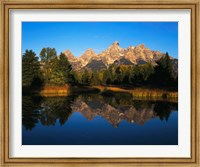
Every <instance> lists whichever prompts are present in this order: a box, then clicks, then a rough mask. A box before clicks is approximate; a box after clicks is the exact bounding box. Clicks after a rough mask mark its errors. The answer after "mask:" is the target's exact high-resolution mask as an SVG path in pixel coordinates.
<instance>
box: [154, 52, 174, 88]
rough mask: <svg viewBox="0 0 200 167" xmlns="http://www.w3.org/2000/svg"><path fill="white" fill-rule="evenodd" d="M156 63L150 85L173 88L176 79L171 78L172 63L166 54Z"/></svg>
mask: <svg viewBox="0 0 200 167" xmlns="http://www.w3.org/2000/svg"><path fill="white" fill-rule="evenodd" d="M156 63H157V65H156V66H155V68H154V70H155V72H154V74H153V76H152V78H151V82H152V84H153V85H156V86H158V87H165V88H166V87H173V86H175V82H176V78H174V77H173V69H172V61H171V60H170V57H169V55H168V53H166V55H165V56H164V57H162V58H161V59H160V60H158V61H157V62H156ZM177 86H178V85H177Z"/></svg>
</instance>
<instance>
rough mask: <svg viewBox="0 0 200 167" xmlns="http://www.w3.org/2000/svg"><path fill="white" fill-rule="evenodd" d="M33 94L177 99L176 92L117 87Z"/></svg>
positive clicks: (55, 88)
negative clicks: (128, 95) (89, 94)
mask: <svg viewBox="0 0 200 167" xmlns="http://www.w3.org/2000/svg"><path fill="white" fill-rule="evenodd" d="M34 93H35V94H40V95H42V96H55V95H57V96H67V95H70V94H73V93H75V94H80V93H99V94H102V95H107V96H112V95H114V94H115V93H123V94H130V95H131V96H132V97H134V98H148V99H178V92H177V91H167V90H162V89H148V88H131V89H130V88H129V89H128V88H120V87H117V86H102V85H100V86H69V85H66V86H45V87H44V88H43V89H41V90H39V91H34Z"/></svg>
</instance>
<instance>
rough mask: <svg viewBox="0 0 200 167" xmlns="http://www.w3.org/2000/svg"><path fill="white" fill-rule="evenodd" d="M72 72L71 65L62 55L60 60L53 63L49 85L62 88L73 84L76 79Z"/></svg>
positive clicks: (57, 59)
mask: <svg viewBox="0 0 200 167" xmlns="http://www.w3.org/2000/svg"><path fill="white" fill-rule="evenodd" d="M71 71H72V67H71V64H70V63H69V61H68V59H67V58H66V57H65V55H64V54H63V53H61V54H60V56H59V58H57V57H56V58H54V59H53V61H52V71H51V75H50V78H49V84H51V85H59V86H61V85H65V84H70V83H73V82H74V78H73V75H72V73H71Z"/></svg>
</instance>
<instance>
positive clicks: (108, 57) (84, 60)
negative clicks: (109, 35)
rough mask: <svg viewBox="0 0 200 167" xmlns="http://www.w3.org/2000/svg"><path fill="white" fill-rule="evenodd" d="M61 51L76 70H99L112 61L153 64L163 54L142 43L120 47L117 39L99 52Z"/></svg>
mask: <svg viewBox="0 0 200 167" xmlns="http://www.w3.org/2000/svg"><path fill="white" fill-rule="evenodd" d="M63 53H64V55H65V56H66V57H67V58H68V60H69V62H70V63H71V64H72V68H73V69H74V70H76V71H80V70H81V69H90V70H94V69H98V70H101V68H105V67H106V68H108V67H109V66H110V65H111V64H113V63H115V64H118V65H121V64H123V65H131V64H135V65H136V64H144V63H151V64H153V65H155V64H156V61H157V60H159V59H160V58H162V57H163V56H164V55H165V53H162V52H160V51H157V50H151V49H149V48H147V47H146V46H145V45H144V44H139V45H137V46H132V45H131V46H129V47H128V48H122V47H121V46H120V44H119V42H118V41H115V42H113V43H112V44H111V45H110V46H109V47H108V48H107V49H106V50H104V51H102V52H101V53H99V54H97V53H95V51H94V50H93V49H92V48H89V49H87V50H86V51H85V52H84V53H83V54H82V55H80V56H79V57H75V56H74V55H73V54H72V53H71V51H70V50H66V51H64V52H63ZM170 59H172V60H177V59H175V58H173V57H172V56H170ZM177 61H178V60H177ZM176 64H178V63H176Z"/></svg>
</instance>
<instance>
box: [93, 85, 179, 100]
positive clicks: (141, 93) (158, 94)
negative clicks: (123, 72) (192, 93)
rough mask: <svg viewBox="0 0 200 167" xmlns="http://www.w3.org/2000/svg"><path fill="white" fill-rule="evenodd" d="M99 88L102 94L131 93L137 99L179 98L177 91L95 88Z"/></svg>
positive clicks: (110, 87)
mask: <svg viewBox="0 0 200 167" xmlns="http://www.w3.org/2000/svg"><path fill="white" fill-rule="evenodd" d="M94 88H98V89H99V90H100V91H101V92H102V93H106V92H107V93H109V92H110V93H112V92H124V93H129V94H131V95H132V96H133V97H137V98H150V97H152V98H178V92H177V91H167V90H162V89H147V88H133V89H124V88H119V87H113V86H94Z"/></svg>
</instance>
